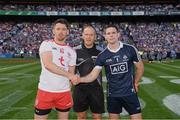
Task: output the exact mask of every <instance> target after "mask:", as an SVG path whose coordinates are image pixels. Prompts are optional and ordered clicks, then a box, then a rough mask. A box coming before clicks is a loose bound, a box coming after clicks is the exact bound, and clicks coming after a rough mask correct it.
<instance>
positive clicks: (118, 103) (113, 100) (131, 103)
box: [107, 94, 141, 115]
mask: <svg viewBox="0 0 180 120" xmlns="http://www.w3.org/2000/svg"><path fill="white" fill-rule="evenodd" d="M122 108H124V109H125V110H126V111H127V112H128V113H129V114H130V115H133V114H137V113H141V107H140V103H139V100H138V97H137V95H136V94H134V95H130V96H122V97H107V109H108V112H109V113H115V114H119V113H121V112H122Z"/></svg>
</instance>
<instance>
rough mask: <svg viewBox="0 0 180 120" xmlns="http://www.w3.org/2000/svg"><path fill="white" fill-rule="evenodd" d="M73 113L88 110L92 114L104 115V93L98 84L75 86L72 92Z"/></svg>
mask: <svg viewBox="0 0 180 120" xmlns="http://www.w3.org/2000/svg"><path fill="white" fill-rule="evenodd" d="M73 100H74V106H73V109H74V111H75V112H83V111H86V110H87V109H88V108H90V110H91V112H92V113H104V112H105V110H104V93H103V88H102V86H100V85H99V83H98V82H95V83H93V84H91V83H90V84H88V85H87V84H80V85H77V86H75V88H74V92H73Z"/></svg>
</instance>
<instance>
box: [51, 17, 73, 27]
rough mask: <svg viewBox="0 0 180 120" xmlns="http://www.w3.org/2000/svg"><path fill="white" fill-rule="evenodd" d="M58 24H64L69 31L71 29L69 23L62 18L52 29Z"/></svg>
mask: <svg viewBox="0 0 180 120" xmlns="http://www.w3.org/2000/svg"><path fill="white" fill-rule="evenodd" d="M57 23H61V24H64V25H65V26H66V27H67V29H69V28H70V25H69V22H68V21H67V20H66V19H62V18H60V19H57V20H56V21H54V22H53V24H52V28H54V26H56V24H57Z"/></svg>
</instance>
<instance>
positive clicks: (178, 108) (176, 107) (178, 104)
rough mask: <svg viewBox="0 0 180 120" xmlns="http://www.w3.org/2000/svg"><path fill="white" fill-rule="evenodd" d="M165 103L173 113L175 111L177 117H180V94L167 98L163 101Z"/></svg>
mask: <svg viewBox="0 0 180 120" xmlns="http://www.w3.org/2000/svg"><path fill="white" fill-rule="evenodd" d="M163 103H164V105H165V106H166V107H167V108H169V109H170V110H171V111H173V112H174V113H176V114H177V115H180V93H179V94H172V95H169V96H166V97H165V98H164V99H163Z"/></svg>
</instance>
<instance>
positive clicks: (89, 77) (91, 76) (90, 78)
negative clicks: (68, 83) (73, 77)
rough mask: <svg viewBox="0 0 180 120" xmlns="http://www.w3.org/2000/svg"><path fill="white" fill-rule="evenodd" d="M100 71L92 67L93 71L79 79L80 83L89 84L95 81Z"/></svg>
mask: <svg viewBox="0 0 180 120" xmlns="http://www.w3.org/2000/svg"><path fill="white" fill-rule="evenodd" d="M100 72H101V69H99V68H96V67H94V68H93V70H92V71H91V72H90V73H89V74H88V75H86V76H84V77H81V78H80V82H81V83H89V82H92V81H94V80H96V79H97V77H98V75H99V74H100Z"/></svg>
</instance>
